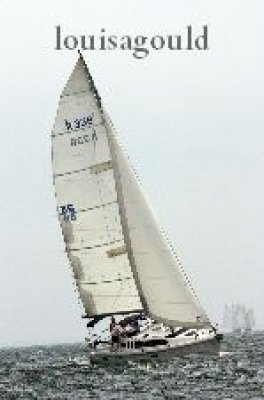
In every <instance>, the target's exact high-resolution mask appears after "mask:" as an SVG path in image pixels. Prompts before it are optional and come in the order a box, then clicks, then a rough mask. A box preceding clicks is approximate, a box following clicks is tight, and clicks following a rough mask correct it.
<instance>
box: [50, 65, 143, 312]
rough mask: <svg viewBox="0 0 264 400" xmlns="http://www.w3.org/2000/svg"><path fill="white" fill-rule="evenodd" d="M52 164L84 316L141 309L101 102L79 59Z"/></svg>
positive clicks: (65, 96) (58, 123) (62, 107)
mask: <svg viewBox="0 0 264 400" xmlns="http://www.w3.org/2000/svg"><path fill="white" fill-rule="evenodd" d="M52 164H53V176H54V184H55V190H56V197H57V205H58V214H59V220H60V223H61V227H62V232H63V235H64V240H65V245H66V252H67V254H68V258H69V260H70V263H71V267H72V269H73V273H74V277H75V280H76V284H77V288H78V290H79V294H80V297H81V300H82V303H83V305H84V308H85V311H86V313H87V315H88V316H96V315H104V314H106V315H108V314H113V313H125V312H131V311H134V310H141V309H142V306H141V303H140V300H139V296H138V292H137V289H136V286H135V282H134V279H133V277H132V272H131V268H130V265H129V261H128V257H127V253H126V247H125V243H124V237H123V232H122V227H121V223H120V217H119V206H118V204H117V195H116V190H115V181H114V177H113V169H112V160H111V156H110V151H109V146H108V139H107V135H106V129H105V126H104V121H103V119H102V116H101V110H100V100H99V98H98V97H97V96H96V92H95V89H94V87H93V82H92V81H91V79H90V78H89V74H88V71H87V69H86V66H85V64H84V61H83V60H82V58H80V59H79V61H78V63H77V64H76V66H75V68H74V71H73V72H72V74H71V76H70V78H69V80H68V82H67V84H66V86H65V89H64V91H63V93H62V95H61V98H60V102H59V107H58V111H57V116H56V120H55V124H54V129H53V132H52Z"/></svg>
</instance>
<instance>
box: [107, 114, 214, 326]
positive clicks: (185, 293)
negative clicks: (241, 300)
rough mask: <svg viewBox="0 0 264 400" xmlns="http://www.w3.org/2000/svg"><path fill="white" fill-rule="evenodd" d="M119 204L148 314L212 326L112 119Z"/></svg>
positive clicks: (110, 131)
mask: <svg viewBox="0 0 264 400" xmlns="http://www.w3.org/2000/svg"><path fill="white" fill-rule="evenodd" d="M108 136H109V143H110V147H111V151H112V157H113V160H114V169H116V180H117V181H118V182H117V183H118V188H119V202H120V206H121V211H122V223H123V225H124V233H125V241H126V245H127V250H128V255H129V260H130V265H131V268H132V271H133V273H134V278H135V281H136V284H137V288H138V290H139V294H140V298H141V301H142V304H143V305H144V309H145V310H146V312H147V314H148V315H149V316H151V317H152V318H154V319H155V320H156V321H160V322H163V323H165V324H166V325H169V326H171V327H178V326H185V327H203V326H208V325H210V321H209V320H208V317H207V315H206V314H205V312H204V310H203V308H202V307H201V305H200V304H199V302H198V299H197V298H196V296H195V294H194V292H193V290H192V288H191V286H190V284H189V283H188V279H187V277H186V276H185V274H184V272H183V270H182V269H181V266H180V264H179V262H178V261H177V259H176V257H175V255H174V252H173V250H172V248H171V246H170V245H169V243H168V241H167V239H166V238H165V236H164V234H163V233H162V231H161V229H160V228H159V226H158V224H157V222H156V220H155V217H154V214H153V212H152V210H151V208H150V205H149V203H148V202H147V200H146V198H145V196H144V194H143V192H142V189H141V187H140V185H139V182H138V180H137V178H136V176H135V174H134V172H133V170H132V169H131V166H130V164H129V160H128V159H127V157H126V156H125V153H124V151H123V149H122V148H121V146H120V144H119V143H118V141H117V138H116V135H115V134H114V132H113V129H112V126H111V122H110V120H109V118H108Z"/></svg>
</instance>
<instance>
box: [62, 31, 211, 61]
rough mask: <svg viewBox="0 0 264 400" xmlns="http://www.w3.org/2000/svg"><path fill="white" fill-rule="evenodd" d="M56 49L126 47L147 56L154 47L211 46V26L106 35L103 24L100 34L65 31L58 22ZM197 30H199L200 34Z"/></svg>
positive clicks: (139, 57)
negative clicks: (172, 32)
mask: <svg viewBox="0 0 264 400" xmlns="http://www.w3.org/2000/svg"><path fill="white" fill-rule="evenodd" d="M55 29H56V45H55V50H63V49H67V50H75V49H79V50H82V51H84V50H123V51H124V50H126V51H132V55H133V57H135V58H137V59H143V58H146V57H147V56H148V55H149V54H150V51H151V50H154V51H160V50H163V49H164V50H171V51H174V50H208V49H209V45H208V42H209V39H208V37H209V29H208V25H203V26H202V29H201V31H200V32H194V28H193V27H192V26H191V25H188V26H186V28H185V31H184V33H183V34H177V35H153V36H151V37H148V36H143V35H138V36H131V35H122V36H118V35H107V34H106V30H105V29H104V28H102V29H101V30H100V33H99V35H97V36H96V35H94V34H93V35H78V36H75V35H66V34H64V33H63V32H62V28H61V26H60V25H57V26H55ZM197 33H198V34H197Z"/></svg>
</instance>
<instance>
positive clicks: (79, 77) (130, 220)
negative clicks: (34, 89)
mask: <svg viewBox="0 0 264 400" xmlns="http://www.w3.org/2000/svg"><path fill="white" fill-rule="evenodd" d="M51 136H52V168H53V181H54V185H55V192H56V199H57V212H58V218H59V222H60V225H61V229H62V234H63V238H64V242H65V249H66V253H67V256H68V260H69V263H70V266H71V269H72V271H73V276H74V281H75V283H76V288H77V292H78V294H79V296H80V299H81V302H82V304H83V307H84V310H85V315H84V317H85V318H87V319H88V323H87V327H88V331H89V332H90V334H89V337H88V339H87V340H88V343H89V346H90V347H91V349H90V350H91V351H90V358H91V361H92V362H100V361H103V362H107V361H113V360H120V359H121V360H124V359H126V360H139V359H142V358H143V359H147V358H152V357H155V358H158V359H167V358H170V357H174V356H181V355H184V354H189V353H193V352H195V353H211V354H217V353H218V352H219V346H220V341H221V339H222V335H220V334H218V333H217V332H216V329H215V328H214V327H212V325H211V322H210V320H209V318H208V316H207V314H206V312H205V310H204V309H203V308H202V306H201V304H200V303H199V300H198V298H197V296H196V295H195V293H194V290H193V288H192V286H191V284H190V281H189V279H188V277H187V275H186V274H185V272H184V270H183V268H182V265H181V263H180V262H179V260H178V258H177V256H176V254H175V252H174V250H173V248H172V246H171V245H170V243H169V241H168V239H167V237H166V235H165V234H164V233H163V231H162V230H161V229H160V227H159V225H158V223H157V220H156V218H155V216H154V213H153V211H152V209H151V207H150V205H149V202H148V201H147V199H146V197H145V195H144V193H143V189H142V187H141V185H140V183H139V181H138V178H137V176H136V174H135V172H134V170H133V168H132V166H131V164H130V161H129V158H128V156H127V155H126V152H125V150H124V149H123V147H122V145H121V143H120V141H119V139H118V137H117V134H116V132H115V130H114V127H113V124H112V122H111V120H110V118H109V116H108V115H107V113H106V111H105V110H104V107H103V105H102V101H101V98H100V96H99V94H98V91H97V89H96V87H95V84H94V81H93V79H92V76H91V74H90V72H89V70H88V67H87V65H86V63H85V60H84V58H83V56H82V54H81V53H79V57H78V61H77V63H76V65H75V67H74V69H73V71H72V73H71V75H70V77H69V79H68V81H67V83H66V85H65V87H64V89H63V91H62V93H61V96H60V100H59V105H58V110H57V115H56V118H55V123H54V126H53V130H52V135H51ZM113 316H115V318H116V319H117V320H118V321H119V322H120V324H123V326H127V325H128V324H132V322H135V321H136V323H137V329H136V330H135V331H134V333H133V332H132V334H130V335H126V334H125V333H123V334H122V335H121V337H120V343H119V344H118V346H117V347H116V348H113V344H112V343H111V340H110V338H109V337H108V338H107V339H106V340H101V339H100V332H99V334H98V329H99V328H98V326H99V325H100V323H101V324H102V320H104V321H106V323H107V324H109V318H110V317H113ZM106 329H107V330H108V327H107V328H106ZM108 332H109V331H108ZM95 336H96V340H95V339H94V337H95Z"/></svg>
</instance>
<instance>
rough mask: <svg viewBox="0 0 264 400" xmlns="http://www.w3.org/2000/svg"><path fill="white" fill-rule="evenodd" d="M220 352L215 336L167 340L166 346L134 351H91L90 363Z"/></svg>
mask: <svg viewBox="0 0 264 400" xmlns="http://www.w3.org/2000/svg"><path fill="white" fill-rule="evenodd" d="M219 352H220V340H219V338H218V337H217V336H213V337H206V338H201V339H196V340H188V341H181V342H180V341H175V340H169V341H168V344H166V345H161V346H153V347H149V346H148V347H144V346H143V347H141V348H136V349H127V348H120V349H118V350H111V348H110V346H106V347H105V348H102V349H98V350H95V351H92V352H91V353H90V362H91V363H92V364H96V363H104V364H107V363H111V362H113V363H119V362H126V361H135V362H140V361H150V360H159V361H166V360H170V359H172V358H174V357H182V356H185V355H189V354H210V355H218V354H219Z"/></svg>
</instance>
